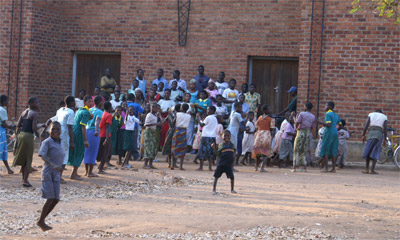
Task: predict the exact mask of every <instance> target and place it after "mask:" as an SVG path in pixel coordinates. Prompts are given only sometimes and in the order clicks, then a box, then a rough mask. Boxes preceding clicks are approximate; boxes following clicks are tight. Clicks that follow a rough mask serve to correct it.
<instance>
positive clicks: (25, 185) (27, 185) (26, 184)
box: [22, 183, 32, 188]
mask: <svg viewBox="0 0 400 240" xmlns="http://www.w3.org/2000/svg"><path fill="white" fill-rule="evenodd" d="M22 186H24V187H26V188H29V187H32V185H31V184H30V183H23V184H22Z"/></svg>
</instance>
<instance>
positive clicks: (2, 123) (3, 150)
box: [0, 95, 15, 174]
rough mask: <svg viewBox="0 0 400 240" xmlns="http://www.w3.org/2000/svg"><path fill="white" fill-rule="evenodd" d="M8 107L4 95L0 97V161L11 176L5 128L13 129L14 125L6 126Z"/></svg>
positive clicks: (6, 98)
mask: <svg viewBox="0 0 400 240" xmlns="http://www.w3.org/2000/svg"><path fill="white" fill-rule="evenodd" d="M7 106H8V97H7V96H6V95H1V96H0V161H3V163H4V165H5V166H6V168H7V173H8V174H13V173H14V172H13V171H12V170H11V168H10V166H8V149H7V135H6V132H7V128H8V129H15V125H8V124H7V121H8V115H7V110H6V109H5V108H6V107H7Z"/></svg>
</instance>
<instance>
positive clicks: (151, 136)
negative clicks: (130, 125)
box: [143, 128, 158, 159]
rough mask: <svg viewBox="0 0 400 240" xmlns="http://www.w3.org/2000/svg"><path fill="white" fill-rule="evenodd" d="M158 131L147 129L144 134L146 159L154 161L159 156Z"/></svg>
mask: <svg viewBox="0 0 400 240" xmlns="http://www.w3.org/2000/svg"><path fill="white" fill-rule="evenodd" d="M156 131H157V130H156V129H152V128H146V129H145V130H144V132H143V143H144V158H147V159H154V158H155V157H156V155H157V151H158V145H157V141H156Z"/></svg>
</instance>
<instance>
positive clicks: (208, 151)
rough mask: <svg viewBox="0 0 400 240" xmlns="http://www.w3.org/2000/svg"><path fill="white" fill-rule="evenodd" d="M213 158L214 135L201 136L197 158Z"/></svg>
mask: <svg viewBox="0 0 400 240" xmlns="http://www.w3.org/2000/svg"><path fill="white" fill-rule="evenodd" d="M214 158H215V137H202V138H201V144H200V149H199V159H203V160H204V159H214Z"/></svg>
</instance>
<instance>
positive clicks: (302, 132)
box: [293, 129, 311, 166]
mask: <svg viewBox="0 0 400 240" xmlns="http://www.w3.org/2000/svg"><path fill="white" fill-rule="evenodd" d="M310 141H311V130H310V129H299V130H297V135H296V139H295V140H294V161H293V164H294V166H305V165H307V155H308V152H309V150H310Z"/></svg>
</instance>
